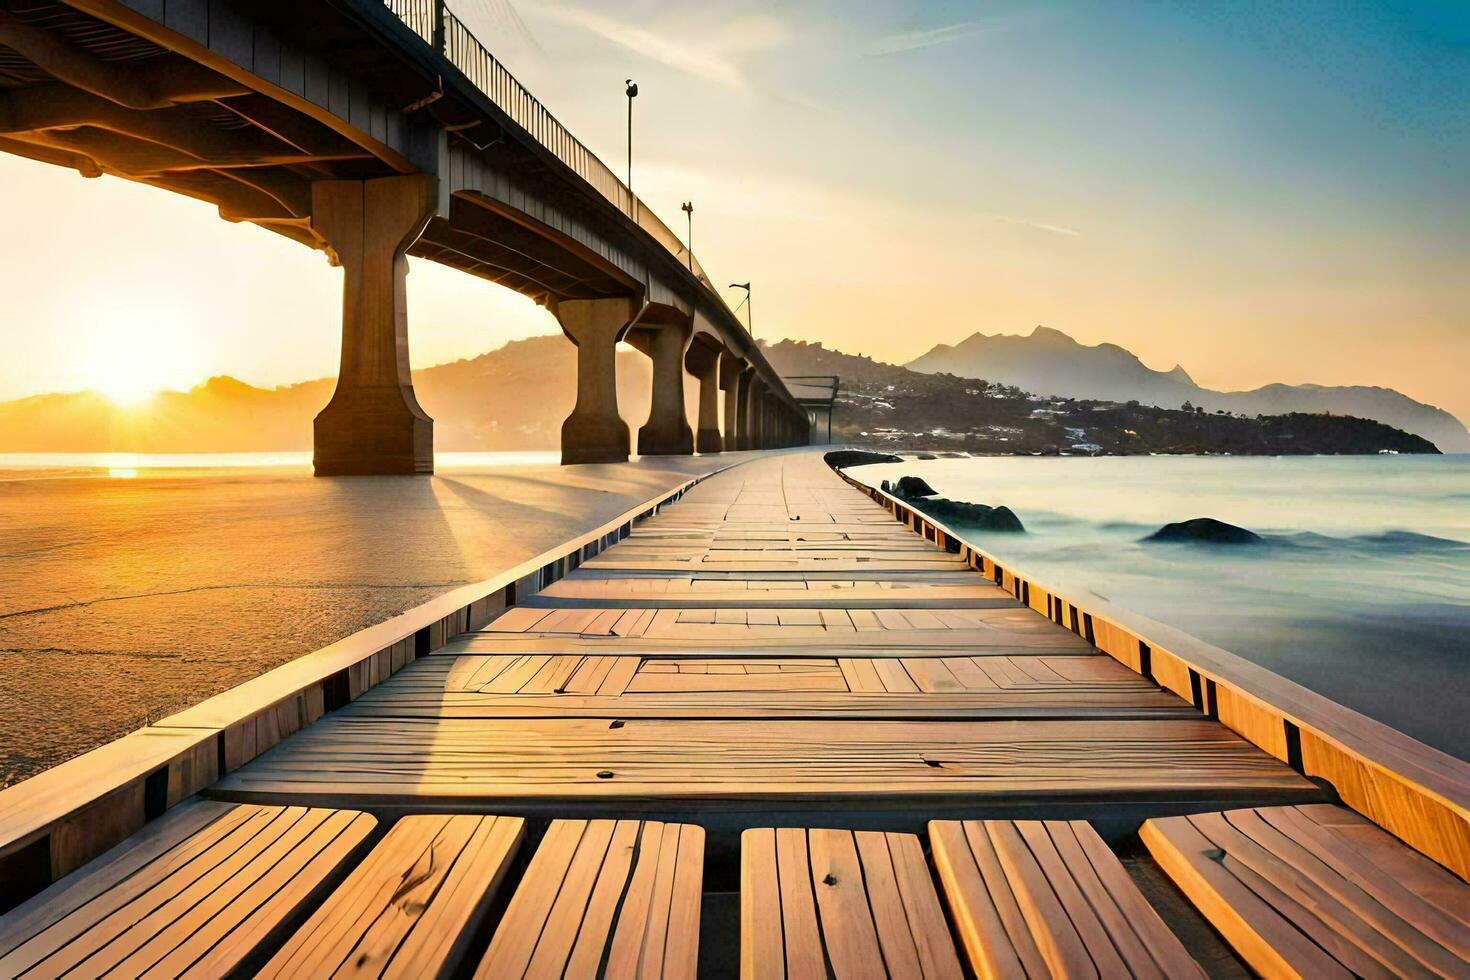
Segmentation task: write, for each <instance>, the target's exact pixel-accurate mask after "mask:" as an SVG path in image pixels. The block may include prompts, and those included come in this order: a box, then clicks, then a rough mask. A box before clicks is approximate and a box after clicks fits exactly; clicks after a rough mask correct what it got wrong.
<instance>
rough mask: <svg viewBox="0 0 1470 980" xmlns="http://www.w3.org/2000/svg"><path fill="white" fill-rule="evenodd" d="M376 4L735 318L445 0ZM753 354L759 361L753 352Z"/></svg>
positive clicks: (675, 239)
mask: <svg viewBox="0 0 1470 980" xmlns="http://www.w3.org/2000/svg"><path fill="white" fill-rule="evenodd" d="M382 3H383V5H384V6H385V7H386V8H387V9H388V10H389V11H390V12H391V13H392V14H393V15H394V16H396V17H397V18H398V19H399V20H401V21H402V22H403V23H404V24H405V25H407V26H408V28H409V29H410V30H412V31H413V32H414V33H415V34H417V35H418V36H419V37H420V38H422V39H423V41H424V43H426V44H428V45H430V46H431V47H433V48H434V49H435V50H436V51H438V52H439V53H440V54H441V55H443V56H444V58H445V59H446V60H448V61H449V63H450V64H452V65H453V66H454V67H455V68H458V69H459V70H460V72H462V73H463V74H464V76H465V77H466V78H467V79H469V81H470V82H471V83H472V84H473V85H474V86H475V87H476V88H478V89H479V90H480V92H481V93H482V94H484V95H485V96H486V97H487V98H488V99H490V101H491V102H493V103H495V105H496V106H497V107H498V108H499V109H500V111H502V112H504V113H505V114H506V115H507V116H508V117H510V119H511V120H512V121H513V122H514V123H515V124H516V125H518V126H519V127H521V129H523V130H525V132H526V133H527V134H528V135H529V136H530V137H531V138H532V139H534V140H536V141H537V142H538V143H540V144H541V145H542V146H543V147H545V148H546V149H547V150H548V151H550V152H551V154H552V155H554V156H555V157H556V158H557V159H558V160H560V161H561V162H562V163H564V164H566V165H567V167H569V168H570V169H571V170H572V172H573V173H575V174H576V175H577V176H578V177H580V178H582V179H583V180H585V181H586V182H587V183H588V184H589V185H591V186H592V187H593V188H594V189H595V190H596V191H597V192H598V193H599V194H600V195H602V197H604V198H606V199H607V200H608V201H609V202H611V203H612V205H613V206H614V207H616V208H617V209H618V210H619V211H621V212H623V214H625V215H627V216H628V217H629V218H631V219H632V220H633V221H634V222H635V223H636V224H637V225H638V227H639V228H642V229H643V230H644V231H645V232H646V233H648V234H649V235H650V236H652V238H653V239H654V241H656V242H658V243H659V244H660V245H661V246H663V248H664V249H665V250H666V251H667V252H668V253H669V254H670V255H672V256H673V257H674V258H675V259H677V260H678V262H679V264H680V265H682V266H684V267H685V268H687V269H688V270H689V273H690V275H692V276H693V277H694V278H695V280H697V281H698V282H699V283H700V284H701V285H702V286H704V288H705V291H706V293H707V294H708V296H709V298H710V299H712V300H713V301H714V302H716V303H718V304H719V306H720V308H721V309H722V310H724V311H725V313H726V314H727V315H728V316H729V317H730V319H731V320H732V321H734V322H735V323H739V322H740V321H739V317H737V316H736V315H735V312H734V311H733V310H732V309H731V308H730V304H729V303H727V302H726V301H725V297H724V294H723V293H721V292H720V291H719V289H717V288H716V287H715V284H714V283H713V282H711V281H710V278H709V276H708V275H707V274H706V273H705V271H704V267H703V266H701V265H700V264H699V259H698V258H696V257H695V256H694V255H693V254H692V253H691V252H690V251H689V249H688V248H687V247H686V246H685V243H684V242H682V241H680V239H679V236H678V235H676V234H674V232H673V230H672V229H670V228H669V226H668V225H666V224H664V223H663V221H662V220H660V218H659V216H658V215H657V214H654V212H653V210H652V209H651V208H647V207H645V206H644V205H643V202H642V201H640V200H639V199H638V197H637V196H636V195H635V194H634V193H633V191H632V190H631V189H629V187H628V185H627V184H625V183H623V182H622V181H621V180H619V179H618V176H617V174H615V173H613V171H612V168H611V167H609V166H608V165H607V164H605V163H603V162H602V161H601V160H600V159H598V157H597V154H595V153H593V152H592V151H591V150H589V149H588V148H587V147H586V145H584V144H583V143H582V141H581V140H579V139H577V138H576V137H575V136H573V135H572V133H571V130H569V129H567V128H566V127H565V126H563V125H562V124H561V123H560V122H559V121H558V120H557V118H556V117H555V116H553V115H552V114H551V112H550V110H548V109H547V108H546V107H545V106H544V105H542V104H541V102H540V100H538V99H537V98H536V97H535V96H534V95H532V94H531V93H530V91H528V90H527V89H526V87H525V86H524V85H522V84H521V83H520V82H518V81H517V80H516V78H515V76H514V75H512V74H511V73H510V72H509V71H508V70H507V69H506V67H505V66H504V65H502V64H501V63H500V62H499V61H497V60H496V58H495V56H494V55H492V54H491V53H490V52H489V51H488V50H486V48H485V46H484V45H483V44H481V43H480V41H479V39H478V38H476V37H475V35H474V33H473V32H472V31H471V30H470V29H469V28H468V27H466V26H465V24H464V22H463V21H461V20H460V19H459V18H458V17H456V16H455V14H454V12H453V11H451V10H450V9H449V8H448V5H447V4H446V3H445V0H382ZM753 339H754V338H752V340H753ZM755 357H756V358H757V359H759V360H761V361H764V358H763V357H761V356H760V354H759V353H756V354H755ZM768 367H769V366H768ZM772 373H774V372H772ZM783 387H784V386H783ZM788 397H789V392H788Z"/></svg>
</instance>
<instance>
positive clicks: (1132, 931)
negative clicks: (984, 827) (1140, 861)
mask: <svg viewBox="0 0 1470 980" xmlns="http://www.w3.org/2000/svg"><path fill="white" fill-rule="evenodd" d="M1046 828H1047V831H1048V833H1050V834H1051V838H1052V841H1053V842H1054V843H1055V844H1056V847H1057V851H1058V852H1059V853H1060V854H1061V855H1062V858H1063V860H1064V861H1066V863H1067V867H1068V869H1069V871H1070V872H1071V874H1072V877H1073V879H1074V880H1076V882H1077V885H1078V887H1079V888H1081V889H1082V891H1083V892H1084V893H1085V894H1086V895H1087V896H1088V899H1089V900H1090V901H1091V902H1092V904H1093V908H1095V909H1096V910H1097V913H1098V916H1099V917H1100V918H1101V919H1102V920H1103V921H1104V922H1105V923H1106V924H1107V927H1108V932H1109V934H1110V935H1111V936H1112V938H1113V942H1114V943H1116V944H1117V947H1118V951H1119V953H1121V954H1122V956H1123V958H1124V960H1125V961H1126V962H1127V963H1128V966H1129V968H1130V969H1131V970H1132V971H1133V973H1134V975H1136V976H1139V977H1143V976H1152V975H1158V976H1161V977H1168V978H1173V977H1197V976H1200V975H1202V974H1203V972H1204V971H1203V970H1202V969H1201V968H1200V965H1199V964H1198V963H1197V962H1195V960H1194V958H1193V957H1192V956H1190V955H1189V953H1188V952H1187V951H1186V950H1185V948H1184V944H1183V943H1181V942H1180V941H1179V938H1178V937H1177V936H1175V935H1174V933H1173V932H1171V931H1170V930H1169V927H1168V926H1166V925H1165V924H1164V920H1163V919H1161V918H1159V913H1158V912H1156V911H1155V910H1154V907H1153V906H1152V905H1150V904H1149V902H1148V900H1147V899H1146V898H1144V897H1143V893H1142V892H1140V891H1139V890H1138V886H1137V885H1135V884H1134V883H1133V879H1132V878H1130V877H1129V876H1128V872H1127V871H1126V870H1125V869H1124V867H1123V865H1122V863H1121V862H1120V861H1119V860H1118V858H1117V856H1116V855H1115V854H1113V852H1112V851H1110V850H1109V849H1108V846H1107V845H1106V844H1105V843H1103V840H1102V838H1101V837H1099V836H1098V835H1097V831H1095V830H1093V829H1092V825H1091V824H1089V823H1087V822H1086V821H1083V820H1067V821H1064V820H1049V821H1047V822H1046ZM1150 960H1152V961H1153V963H1154V964H1155V965H1156V966H1157V971H1154V970H1150V969H1149V968H1148V966H1147V964H1148V962H1149V961H1150Z"/></svg>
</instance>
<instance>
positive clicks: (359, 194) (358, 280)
mask: <svg viewBox="0 0 1470 980" xmlns="http://www.w3.org/2000/svg"><path fill="white" fill-rule="evenodd" d="M435 198H436V194H435V184H434V179H433V178H432V177H428V176H424V175H414V176H404V177H383V178H379V179H377V180H319V181H314V182H313V183H312V185H311V228H312V231H314V232H315V233H316V234H317V235H318V236H319V237H320V238H321V239H322V240H323V242H324V243H325V247H326V251H327V254H328V256H329V258H330V259H331V261H332V264H333V265H340V266H341V267H342V272H343V277H342V283H343V285H342V361H341V367H340V368H339V370H338V372H337V388H336V390H335V391H333V392H332V400H331V401H330V402H328V403H327V407H326V408H324V409H322V411H321V413H320V414H319V415H317V417H316V420H315V422H314V423H313V452H312V464H313V466H314V467H315V469H316V474H317V476H341V475H351V474H370V473H432V472H434V422H433V420H432V419H430V418H429V416H428V414H427V413H426V412H424V410H423V409H422V408H420V407H419V403H418V399H417V398H415V397H414V393H413V376H412V374H411V373H410V372H409V366H408V304H407V301H406V296H405V292H406V288H407V278H408V258H407V256H406V253H407V251H408V248H409V246H410V245H412V244H413V243H414V241H415V240H417V238H418V237H419V235H420V234H421V233H422V232H423V230H424V226H425V225H426V224H427V223H428V221H429V218H430V217H431V216H432V215H433V213H434V202H435Z"/></svg>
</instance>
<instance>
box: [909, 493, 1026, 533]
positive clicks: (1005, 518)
mask: <svg viewBox="0 0 1470 980" xmlns="http://www.w3.org/2000/svg"><path fill="white" fill-rule="evenodd" d="M913 504H914V506H915V507H917V508H919V509H920V510H922V511H923V512H924V513H926V514H928V515H930V516H931V517H934V518H937V519H938V520H941V521H943V522H945V523H946V524H969V525H970V526H972V527H975V528H978V529H979V530H981V531H1007V532H1022V533H1023V532H1025V530H1026V528H1025V526H1024V525H1022V524H1021V519H1020V518H1019V517H1017V516H1016V514H1015V512H1014V511H1012V510H1011V509H1010V508H1009V507H991V506H989V505H987V504H972V503H969V502H968V501H965V500H950V499H949V498H947V497H928V498H921V499H919V500H915V501H914V502H913Z"/></svg>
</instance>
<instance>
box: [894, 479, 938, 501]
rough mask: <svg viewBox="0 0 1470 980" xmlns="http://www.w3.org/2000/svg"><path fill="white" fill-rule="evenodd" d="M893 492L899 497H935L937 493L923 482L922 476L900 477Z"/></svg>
mask: <svg viewBox="0 0 1470 980" xmlns="http://www.w3.org/2000/svg"><path fill="white" fill-rule="evenodd" d="M893 492H894V493H896V494H897V495H898V496H900V497H937V496H939V491H938V490H935V489H934V488H933V487H931V486H930V485H929V484H928V483H926V482H925V481H924V478H923V477H922V476H901V477H899V478H898V486H896V487H894V488H893Z"/></svg>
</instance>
